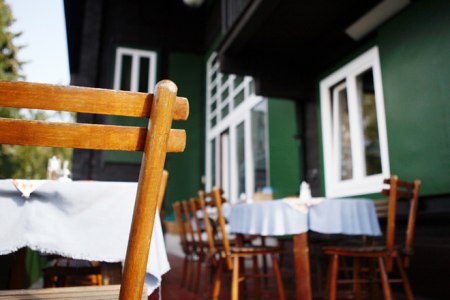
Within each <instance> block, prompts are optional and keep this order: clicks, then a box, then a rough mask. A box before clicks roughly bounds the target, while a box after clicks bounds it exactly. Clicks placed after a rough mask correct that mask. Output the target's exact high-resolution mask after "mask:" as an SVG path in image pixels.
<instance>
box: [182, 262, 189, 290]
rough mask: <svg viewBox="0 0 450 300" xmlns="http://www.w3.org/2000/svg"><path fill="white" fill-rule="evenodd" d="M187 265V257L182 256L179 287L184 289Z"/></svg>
mask: <svg viewBox="0 0 450 300" xmlns="http://www.w3.org/2000/svg"><path fill="white" fill-rule="evenodd" d="M188 264H189V255H184V259H183V270H182V271H181V272H182V273H181V274H182V275H181V287H185V286H186V283H187V276H188Z"/></svg>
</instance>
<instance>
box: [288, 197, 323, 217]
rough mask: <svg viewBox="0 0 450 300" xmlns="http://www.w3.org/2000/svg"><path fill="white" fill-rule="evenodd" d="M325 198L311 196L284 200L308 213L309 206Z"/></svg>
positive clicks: (300, 210)
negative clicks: (303, 198)
mask: <svg viewBox="0 0 450 300" xmlns="http://www.w3.org/2000/svg"><path fill="white" fill-rule="evenodd" d="M323 199H324V198H310V199H305V200H302V199H301V198H292V197H290V198H284V199H283V200H282V201H283V202H284V203H286V204H288V205H289V206H291V207H292V208H294V209H296V210H298V211H299V212H302V213H304V214H307V213H308V208H309V207H311V206H313V205H317V204H319V203H321V202H322V201H323Z"/></svg>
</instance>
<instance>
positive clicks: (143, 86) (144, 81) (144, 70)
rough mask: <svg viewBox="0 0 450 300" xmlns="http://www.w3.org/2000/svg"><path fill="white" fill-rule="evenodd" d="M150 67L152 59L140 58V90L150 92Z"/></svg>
mask: <svg viewBox="0 0 450 300" xmlns="http://www.w3.org/2000/svg"><path fill="white" fill-rule="evenodd" d="M149 69H150V59H149V58H148V57H141V58H140V59H139V87H138V91H139V92H143V93H148V92H149V90H148V88H149V86H148V76H149Z"/></svg>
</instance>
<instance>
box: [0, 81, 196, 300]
mask: <svg viewBox="0 0 450 300" xmlns="http://www.w3.org/2000/svg"><path fill="white" fill-rule="evenodd" d="M176 93H177V87H176V85H175V84H174V83H173V82H171V81H168V80H164V81H161V82H159V83H158V84H157V86H156V88H155V94H154V95H153V94H145V93H135V92H124V91H112V90H104V89H94V88H83V87H72V86H65V87H64V86H55V85H48V84H34V83H26V82H0V105H1V106H6V107H17V108H33V109H48V110H59V111H69V112H79V113H91V114H103V115H119V116H128V117H140V118H150V120H151V121H150V122H149V125H148V128H141V127H131V126H116V125H103V124H78V123H57V122H53V123H50V122H43V121H30V120H19V119H3V118H1V119H0V143H1V144H13V145H31V146H47V147H66V148H81V149H94V150H123V151H143V152H144V154H143V158H142V163H141V170H140V176H139V184H138V188H137V193H136V202H135V208H134V213H133V219H132V224H131V229H130V237H129V241H128V248H127V254H126V258H125V263H124V270H123V275H122V284H121V287H120V296H119V299H127V300H129V299H139V298H141V296H142V290H143V287H144V277H145V273H146V265H147V258H148V253H149V245H150V240H151V238H152V231H153V224H154V218H155V213H156V211H157V205H158V193H159V188H160V182H161V176H162V173H163V167H164V162H165V158H166V153H167V152H182V151H184V147H185V143H186V133H185V131H184V130H176V129H171V126H172V120H186V119H187V116H188V110H189V109H188V102H187V99H185V98H179V97H177V96H176ZM91 288H92V287H91ZM98 288H101V287H98ZM115 297H116V299H117V295H116V296H115Z"/></svg>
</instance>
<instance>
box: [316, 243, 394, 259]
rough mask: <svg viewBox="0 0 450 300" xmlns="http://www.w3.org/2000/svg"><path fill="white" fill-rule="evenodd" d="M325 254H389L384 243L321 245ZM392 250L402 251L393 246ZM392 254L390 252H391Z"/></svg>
mask: <svg viewBox="0 0 450 300" xmlns="http://www.w3.org/2000/svg"><path fill="white" fill-rule="evenodd" d="M322 249H323V251H324V252H325V254H328V255H334V254H338V255H342V256H361V257H378V256H385V255H388V254H389V251H388V250H387V248H386V246H384V245H368V246H334V247H331V246H330V247H323V248H322ZM394 252H403V251H402V249H401V247H395V249H394ZM391 255H392V254H391Z"/></svg>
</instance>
